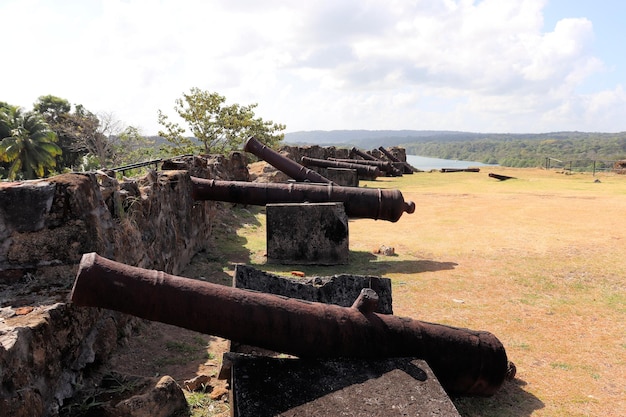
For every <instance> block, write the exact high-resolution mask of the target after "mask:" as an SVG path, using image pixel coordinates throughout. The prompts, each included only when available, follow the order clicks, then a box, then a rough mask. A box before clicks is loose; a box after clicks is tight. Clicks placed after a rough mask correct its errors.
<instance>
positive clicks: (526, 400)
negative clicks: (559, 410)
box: [452, 378, 545, 417]
mask: <svg viewBox="0 0 626 417" xmlns="http://www.w3.org/2000/svg"><path fill="white" fill-rule="evenodd" d="M525 385H526V382H525V381H523V380H521V379H519V378H515V379H514V380H513V381H505V382H504V384H503V385H502V387H501V388H500V390H498V392H496V393H495V394H494V395H493V396H491V397H488V398H484V397H457V398H452V402H453V403H454V405H455V407H456V408H457V410H458V411H459V414H461V416H463V417H474V416H481V417H526V416H530V415H532V414H533V413H534V412H535V411H536V410H539V409H542V408H544V407H545V404H544V403H543V402H542V401H541V400H540V399H539V398H537V397H535V396H534V395H533V394H531V393H529V392H527V391H525V390H524V389H523V387H524V386H525Z"/></svg>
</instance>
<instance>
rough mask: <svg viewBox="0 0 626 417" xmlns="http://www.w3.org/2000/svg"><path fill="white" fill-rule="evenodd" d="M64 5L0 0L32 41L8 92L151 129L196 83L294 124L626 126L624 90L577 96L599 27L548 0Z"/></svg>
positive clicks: (23, 37)
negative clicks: (554, 13) (552, 19)
mask: <svg viewBox="0 0 626 417" xmlns="http://www.w3.org/2000/svg"><path fill="white" fill-rule="evenodd" d="M57 3H58V2H55V1H52V0H48V1H45V0H39V1H37V0H20V1H11V2H8V3H0V14H2V15H3V16H7V15H9V16H15V18H13V19H8V20H7V23H6V25H5V26H4V28H3V29H4V31H5V33H19V37H18V38H19V39H20V42H19V46H16V43H15V42H9V44H10V45H11V46H9V47H8V52H9V53H10V56H12V57H15V58H14V61H12V62H17V63H19V64H18V65H19V67H18V66H15V65H12V66H9V68H8V69H7V70H6V72H7V76H6V77H4V80H3V81H1V82H2V84H1V85H0V87H1V88H0V91H2V92H3V94H4V95H5V96H3V97H0V100H4V101H8V102H15V103H17V104H21V105H24V106H29V105H31V104H32V102H34V100H35V99H36V98H37V97H38V96H39V95H44V94H54V95H58V96H61V97H64V98H67V99H69V100H70V101H71V102H74V103H82V104H84V105H85V106H86V107H87V108H89V109H91V110H93V111H114V112H115V113H116V114H117V115H118V116H119V117H120V118H122V119H123V120H124V121H125V122H126V123H129V124H135V125H140V126H142V127H144V130H145V131H146V133H154V132H156V130H157V129H158V126H157V125H156V112H157V109H162V110H164V111H166V112H168V113H171V109H172V107H173V105H174V100H175V99H176V98H179V97H180V96H181V94H182V93H183V92H186V91H188V90H189V89H190V88H191V87H199V88H202V89H207V90H210V91H217V92H219V93H220V94H223V95H225V96H226V97H227V99H228V100H229V102H238V103H241V104H250V103H253V102H256V103H259V107H258V108H257V113H258V114H259V115H260V116H262V117H264V118H265V119H272V120H274V121H277V122H282V123H286V124H287V126H288V130H290V131H292V130H304V129H308V130H313V129H350V128H353V129H360V128H365V129H367V128H369V129H422V128H423V129H455V130H478V131H494V130H497V131H538V130H588V129H589V130H591V129H594V130H615V129H618V126H619V124H620V123H622V120H621V119H622V118H620V114H619V113H618V112H619V111H620V110H623V109H624V103H625V102H626V99H625V98H624V93H623V90H622V89H621V87H617V86H616V87H615V88H614V89H607V90H606V91H600V92H597V93H593V92H588V91H587V92H586V94H585V95H584V96H583V95H581V94H580V93H578V92H577V91H579V90H580V87H581V86H583V85H585V83H586V81H587V80H588V79H589V78H590V77H591V76H593V75H595V74H599V73H601V72H603V71H606V68H605V67H604V64H603V63H602V62H601V61H600V60H599V59H598V58H597V57H594V56H593V55H592V52H591V51H592V45H593V42H594V30H593V28H594V23H593V22H591V21H590V20H588V19H585V18H575V19H574V18H566V17H567V16H564V18H563V19H562V20H560V21H559V22H558V23H557V24H556V26H555V27H553V28H548V30H547V31H545V29H544V23H543V17H542V10H543V8H544V6H545V3H546V1H545V0H524V1H520V2H507V1H504V2H503V1H501V0H483V1H480V2H479V1H471V0H463V1H452V0H440V1H431V0H417V1H413V2H406V1H404V0H393V1H383V0H347V1H341V2H337V1H334V0H321V1H317V2H300V1H298V2H296V1H292V2H284V1H277V0H270V1H266V2H262V3H259V2H255V1H225V0H224V1H218V2H204V1H200V0H176V1H174V0H162V1H160V2H153V1H149V0H105V1H102V2H101V3H100V2H92V1H77V2H75V3H73V2H68V3H67V4H66V5H65V6H64V7H58V5H57ZM26 23H28V25H26ZM26 27H27V28H28V30H26V29H24V28H26ZM7 30H8V31H9V32H6V31H7ZM33 49H34V50H35V51H36V54H32V53H27V51H31V50H33ZM7 78H8V79H10V80H12V81H10V82H7V81H6V80H7ZM608 102H610V103H612V105H611V106H607V105H605V104H604V103H608ZM613 109H615V110H613Z"/></svg>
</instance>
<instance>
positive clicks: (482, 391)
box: [70, 253, 509, 396]
mask: <svg viewBox="0 0 626 417" xmlns="http://www.w3.org/2000/svg"><path fill="white" fill-rule="evenodd" d="M364 292H365V293H362V296H360V297H359V299H358V300H357V301H356V302H355V303H354V305H353V306H352V307H340V306H336V305H332V304H322V303H314V302H305V301H301V300H296V299H292V298H287V297H282V296H277V295H272V294H265V293H261V292H257V291H249V290H242V289H238V288H233V287H228V286H224V285H217V284H211V283H208V282H205V281H199V280H194V279H189V278H182V277H177V276H174V275H169V274H166V273H164V272H161V271H154V270H145V269H141V268H137V267H132V266H128V265H125V264H121V263H118V262H115V261H112V260H109V259H106V258H102V257H100V256H98V255H97V254H95V253H88V254H85V255H83V258H82V260H81V263H80V266H79V270H78V275H77V277H76V281H75V282H74V287H73V288H72V293H71V296H70V299H71V301H72V302H73V303H74V304H75V305H77V306H92V307H101V308H107V309H111V310H116V311H120V312H123V313H127V314H132V315H134V316H137V317H141V318H144V319H148V320H153V321H159V322H163V323H168V324H172V325H175V326H179V327H184V328H187V329H190V330H194V331H198V332H201V333H205V334H210V335H215V336H220V337H224V338H227V339H230V340H232V341H236V342H239V343H244V344H248V345H252V346H258V347H260V348H265V349H270V350H273V351H276V352H283V353H287V354H292V355H295V356H298V357H301V358H313V357H317V358H333V357H334V358H340V357H354V358H384V357H415V358H421V359H424V360H426V361H427V362H428V364H429V366H430V367H431V368H432V370H433V372H434V373H435V375H436V376H437V378H438V379H439V382H440V383H441V385H442V386H443V387H444V389H446V391H448V393H450V394H462V395H485V396H486V395H492V394H493V393H494V392H496V391H497V390H498V388H499V387H500V386H501V384H502V383H503V381H504V380H505V378H506V376H507V374H508V372H509V362H508V360H507V356H506V352H505V350H504V347H503V345H502V343H500V341H499V340H498V339H497V338H496V337H495V336H494V335H493V334H491V333H489V332H485V331H474V330H469V329H462V328H456V327H451V326H445V325H440V324H433V323H427V322H423V321H418V320H412V319H409V318H401V317H397V316H393V315H386V314H377V313H375V312H373V310H374V308H375V300H374V298H375V293H374V294H373V296H372V294H371V292H372V290H370V289H365V290H364Z"/></svg>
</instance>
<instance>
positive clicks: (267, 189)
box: [191, 177, 415, 222]
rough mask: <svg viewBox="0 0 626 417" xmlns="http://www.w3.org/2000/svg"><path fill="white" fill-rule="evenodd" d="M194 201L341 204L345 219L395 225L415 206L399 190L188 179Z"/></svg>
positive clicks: (260, 203)
mask: <svg viewBox="0 0 626 417" xmlns="http://www.w3.org/2000/svg"><path fill="white" fill-rule="evenodd" d="M191 183H192V187H193V191H192V192H193V199H194V200H213V201H226V202H230V203H240V204H252V205H258V206H264V205H266V204H277V203H329V202H336V203H343V205H344V209H345V211H346V214H347V215H348V217H357V218H369V219H375V220H378V219H380V220H388V221H391V222H396V221H398V220H399V219H400V217H401V216H402V214H403V213H413V212H414V211H415V203H413V202H412V201H407V202H405V201H404V197H403V196H402V193H401V192H400V191H399V190H389V189H379V188H356V187H340V186H337V185H332V184H331V185H320V184H310V183H291V184H275V183H256V182H245V181H219V180H207V179H204V178H196V177H191Z"/></svg>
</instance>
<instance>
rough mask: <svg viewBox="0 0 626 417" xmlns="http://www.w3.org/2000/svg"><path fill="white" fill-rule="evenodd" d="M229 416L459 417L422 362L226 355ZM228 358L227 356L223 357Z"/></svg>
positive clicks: (400, 359) (401, 359)
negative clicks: (229, 382)
mask: <svg viewBox="0 0 626 417" xmlns="http://www.w3.org/2000/svg"><path fill="white" fill-rule="evenodd" d="M227 355H228V357H227V358H225V359H226V360H228V361H230V362H231V363H232V386H231V390H232V396H231V401H232V404H231V415H232V416H233V417H244V416H255V417H266V416H267V417H270V416H272V417H273V416H281V417H288V416H294V417H295V416H328V417H334V416H355V417H356V416H359V417H368V416H386V417H387V416H446V417H460V416H459V413H458V411H457V410H456V408H455V407H454V405H453V404H452V401H450V398H449V397H448V395H447V394H446V393H445V391H444V390H443V388H442V387H441V385H440V384H439V381H438V380H437V378H436V377H435V375H434V374H433V372H432V370H431V369H430V367H429V366H428V364H427V363H426V362H424V361H423V360H420V359H414V358H390V359H378V360H357V359H354V360H352V359H342V360H339V359H337V360H330V359H329V360H302V359H291V358H268V357H262V356H250V355H241V354H235V353H229V354H227ZM225 356H226V355H225Z"/></svg>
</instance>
